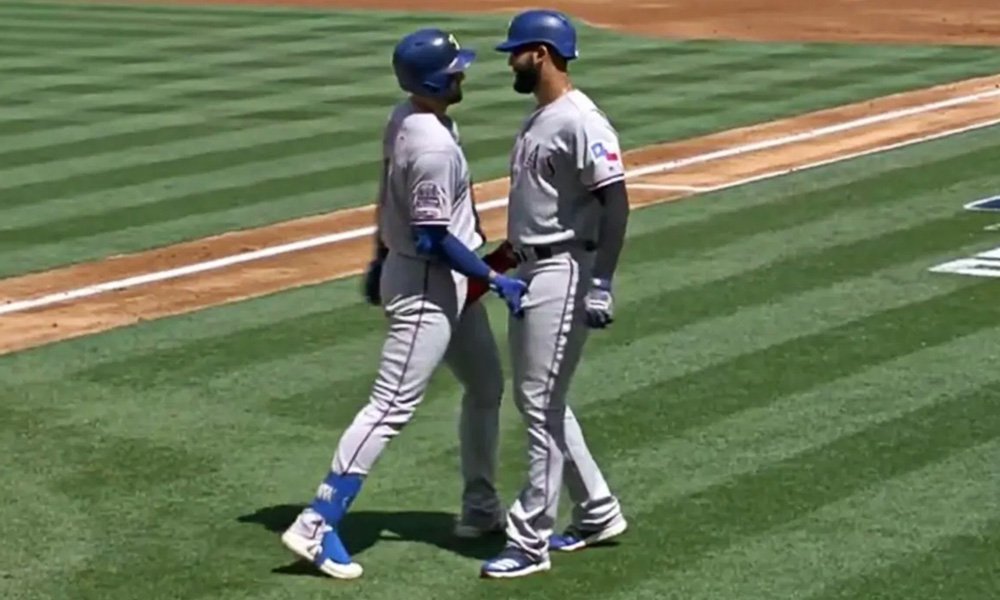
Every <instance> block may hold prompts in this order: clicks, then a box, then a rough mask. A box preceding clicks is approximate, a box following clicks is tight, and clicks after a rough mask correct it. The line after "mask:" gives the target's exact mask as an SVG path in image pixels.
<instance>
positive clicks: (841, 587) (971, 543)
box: [809, 444, 1000, 600]
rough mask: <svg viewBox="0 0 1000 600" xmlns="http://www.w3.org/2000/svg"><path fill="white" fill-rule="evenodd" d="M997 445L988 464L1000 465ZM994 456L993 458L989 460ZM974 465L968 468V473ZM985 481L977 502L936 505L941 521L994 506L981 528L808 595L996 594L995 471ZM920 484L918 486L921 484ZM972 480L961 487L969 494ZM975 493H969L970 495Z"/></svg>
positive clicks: (920, 599) (998, 528)
mask: <svg viewBox="0 0 1000 600" xmlns="http://www.w3.org/2000/svg"><path fill="white" fill-rule="evenodd" d="M995 447H996V445H995V444H991V445H988V446H987V448H986V451H985V452H984V453H983V454H984V455H985V458H984V459H983V461H984V462H985V464H986V465H987V466H988V467H989V466H991V465H994V466H995V465H996V464H1000V456H997V453H996V451H995ZM989 461H992V462H989ZM969 471H970V469H965V470H964V472H965V473H968V472H969ZM970 475H971V476H975V475H977V472H976V471H973V472H972V473H970ZM981 477H982V479H981V481H982V482H984V483H985V485H986V486H987V490H988V493H987V495H986V496H984V497H982V498H978V497H975V496H973V497H972V498H971V499H974V500H978V504H977V505H976V506H968V503H966V502H961V501H958V500H956V501H955V502H954V505H952V506H938V508H939V512H938V514H937V518H938V520H941V519H942V516H943V517H944V518H947V519H948V521H952V522H953V521H957V520H964V518H965V515H976V514H977V511H982V510H983V509H984V508H986V509H987V510H990V511H991V512H990V515H989V516H990V517H991V519H990V520H989V521H987V522H986V523H985V524H984V525H981V526H979V527H969V528H967V529H966V530H965V531H962V532H956V533H953V534H951V535H947V536H941V537H939V538H938V539H936V540H935V543H934V544H933V546H930V547H927V548H926V549H924V550H923V552H919V553H917V552H912V553H907V556H906V557H905V559H904V560H899V561H897V562H894V563H891V564H885V563H886V562H887V561H881V562H878V563H875V564H874V565H873V566H874V567H877V566H881V567H882V568H879V569H874V568H872V569H867V570H866V572H865V573H863V574H859V575H858V576H856V577H854V578H852V579H849V580H841V581H837V582H833V583H831V584H830V585H829V586H827V587H828V589H826V590H824V591H823V592H821V593H819V594H816V595H813V596H810V597H809V598H810V600H848V599H855V600H865V599H867V598H873V597H877V598H880V599H884V600H925V599H926V600H931V599H938V598H963V599H968V600H991V599H992V598H994V597H995V596H996V590H997V575H996V567H995V563H996V557H997V549H998V548H1000V515H998V512H997V510H996V483H995V481H994V480H995V478H996V470H995V468H994V469H992V470H990V471H986V472H985V473H984V474H983V475H982V476H981ZM916 485H920V484H919V483H917V484H916ZM969 487H971V486H968V484H967V485H966V486H965V487H963V488H962V489H960V490H959V491H961V492H966V493H968V491H969V490H968V488H969ZM970 495H971V494H970Z"/></svg>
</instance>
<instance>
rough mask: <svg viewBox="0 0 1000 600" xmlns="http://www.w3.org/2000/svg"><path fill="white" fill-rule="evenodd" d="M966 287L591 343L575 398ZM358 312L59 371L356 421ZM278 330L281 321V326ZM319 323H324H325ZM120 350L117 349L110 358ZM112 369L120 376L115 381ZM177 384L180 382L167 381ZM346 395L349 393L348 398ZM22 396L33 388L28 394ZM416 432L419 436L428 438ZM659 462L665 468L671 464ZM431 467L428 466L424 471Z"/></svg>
mask: <svg viewBox="0 0 1000 600" xmlns="http://www.w3.org/2000/svg"><path fill="white" fill-rule="evenodd" d="M964 283H965V281H964V280H963V281H956V280H954V279H947V278H935V277H927V276H926V274H925V273H924V268H923V264H922V263H921V264H911V265H904V266H898V267H894V268H893V269H887V270H885V271H883V272H879V273H876V274H873V275H872V276H870V277H863V278H857V279H855V280H851V281H849V282H845V283H842V284H840V285H838V286H835V287H830V288H822V289H818V290H814V291H811V292H807V293H803V294H799V295H796V296H793V297H790V298H787V299H784V300H782V301H780V302H774V303H772V304H768V305H766V306H763V307H758V308H751V309H745V310H743V311H740V312H738V313H736V314H733V315H729V316H723V317H719V318H714V319H706V320H703V321H701V322H698V323H695V324H693V325H691V326H688V327H685V328H682V329H680V330H678V331H676V332H674V333H671V334H667V335H656V336H648V337H646V338H642V339H639V340H635V341H631V342H630V343H629V344H627V345H624V346H618V345H616V346H607V345H605V346H598V347H592V349H591V350H590V351H589V352H588V353H587V354H586V355H585V359H584V365H585V367H581V370H580V373H579V374H578V375H577V377H576V378H575V381H574V392H573V398H572V402H573V405H574V406H575V407H578V408H582V409H583V411H582V414H583V415H584V417H583V418H588V417H587V415H590V416H589V418H590V419H591V420H593V419H596V418H597V417H595V416H594V415H596V414H599V412H596V413H595V412H594V410H595V409H596V410H597V411H600V410H602V409H601V407H600V406H590V405H592V404H595V403H600V402H602V401H606V400H607V399H608V398H615V397H617V396H619V395H621V394H626V393H628V392H629V391H631V390H633V389H638V388H639V387H642V386H643V385H647V384H648V383H650V381H661V380H665V379H670V378H675V377H680V376H683V375H688V374H691V373H695V372H698V371H708V370H710V369H711V368H712V367H713V366H714V365H716V364H720V363H722V362H725V361H727V360H732V359H733V358H735V357H738V356H740V355H743V354H747V353H750V352H755V351H761V350H764V349H766V348H768V347H770V346H773V345H776V344H780V343H784V342H787V341H789V340H792V339H796V338H798V337H800V336H805V335H811V334H817V333H821V332H823V331H825V330H827V329H830V328H833V327H837V326H840V325H843V324H845V323H849V322H851V321H852V320H855V319H858V318H861V317H864V316H867V315H871V314H876V313H878V312H881V311H885V310H889V309H893V308H898V307H901V306H905V305H908V304H910V303H911V302H917V301H920V300H924V299H928V298H932V297H935V296H937V295H940V294H944V293H948V292H950V291H952V290H954V289H956V287H960V286H961V285H963V284H964ZM351 291H353V290H351ZM824 306H825V307H828V308H827V309H826V310H824V311H818V310H817V307H824ZM859 306H863V307H864V309H861V310H859V308H858V307H859ZM351 315H352V316H351V317H350V318H351V319H353V320H358V319H359V318H360V319H361V322H362V323H364V322H367V323H369V324H370V325H372V326H374V328H375V331H374V332H372V333H369V334H365V335H363V336H360V337H355V336H356V335H357V333H356V332H350V333H348V332H346V331H343V328H342V327H341V328H337V329H330V330H321V331H317V332H316V333H315V334H313V336H319V339H320V340H321V341H322V340H329V342H323V343H322V345H320V346H319V347H318V348H317V349H315V350H309V349H308V348H309V347H315V346H317V344H316V343H313V342H311V341H308V340H305V339H304V340H303V345H304V346H305V347H306V349H307V351H305V352H303V351H301V350H300V349H296V348H290V349H288V351H287V352H282V353H281V356H275V357H274V358H271V359H268V358H265V357H266V356H267V355H266V354H265V355H264V356H263V357H259V358H257V357H255V359H253V360H251V359H250V357H246V359H244V360H240V359H237V360H232V361H230V360H226V359H225V356H224V355H225V354H226V352H227V351H226V350H224V349H222V348H215V349H214V350H212V351H211V352H209V351H208V347H206V344H204V343H201V342H199V341H198V340H194V341H192V342H191V343H190V344H187V345H184V346H175V347H174V348H173V349H172V350H171V351H170V354H171V355H177V356H191V355H197V356H202V357H203V359H202V360H200V361H198V362H197V363H189V364H186V365H183V366H181V365H177V366H171V365H172V363H171V362H169V361H166V351H165V350H161V349H159V348H155V347H153V346H150V348H149V350H148V351H145V352H144V351H141V350H139V349H133V350H132V352H131V353H130V355H129V358H127V359H121V358H120V357H114V358H115V360H112V361H110V362H106V363H103V364H91V366H88V367H86V368H84V369H83V370H80V371H77V373H78V374H77V375H69V374H62V375H60V377H62V378H63V379H65V380H69V381H73V382H75V383H72V384H68V385H71V387H72V385H80V381H81V379H80V375H81V374H83V373H86V379H94V380H95V381H100V382H102V385H114V386H115V387H116V389H118V390H119V391H118V392H115V393H113V394H111V396H112V397H117V396H118V395H121V394H126V395H129V394H134V393H136V392H137V391H138V390H140V389H141V390H146V392H144V393H148V390H149V389H150V388H149V386H155V388H154V389H158V390H164V391H167V390H169V392H168V394H170V395H178V396H179V397H176V398H172V399H171V400H169V401H167V400H166V399H164V400H163V402H165V403H166V405H169V406H172V407H174V408H175V409H178V410H179V414H178V415H176V416H175V417H173V419H175V421H174V422H175V423H176V424H177V426H179V427H192V428H202V427H211V426H212V424H213V423H214V424H215V425H219V424H222V423H225V422H227V420H228V419H231V418H232V415H231V411H230V410H229V409H228V408H227V407H226V406H225V405H220V406H217V407H214V408H213V407H207V406H201V405H200V400H199V398H201V397H203V396H204V393H205V392H206V391H210V392H209V395H210V396H213V397H230V398H236V397H255V398H258V401H260V402H263V403H265V404H267V403H270V404H275V405H277V404H280V403H281V400H282V398H290V397H292V396H295V395H297V394H303V393H310V392H313V391H315V390H317V389H330V390H331V391H332V390H338V392H339V398H340V399H341V402H345V403H346V405H347V406H348V407H349V408H347V409H344V410H337V412H336V413H335V414H338V415H339V416H341V417H342V420H343V422H345V423H346V419H347V418H349V416H350V413H351V412H352V411H353V408H350V407H359V406H360V405H361V403H362V402H363V399H364V398H365V396H366V395H367V387H368V385H369V384H370V381H369V379H370V377H371V376H373V374H374V370H375V368H376V366H377V356H378V352H379V350H378V348H379V343H380V337H381V334H382V328H383V327H382V326H381V323H380V321H379V319H380V316H379V315H378V314H376V311H369V310H366V309H365V308H364V307H359V309H358V310H357V311H355V310H352V311H351ZM492 316H493V322H494V323H495V325H496V327H497V328H498V329H497V332H498V337H499V338H500V340H499V342H500V343H501V346H505V341H504V339H503V336H502V335H501V332H502V331H503V323H504V322H505V320H504V319H503V315H502V313H498V312H497V311H496V307H494V311H493V315H492ZM296 320H298V319H297V318H296ZM276 326H280V323H277V324H276ZM296 329H298V328H296ZM312 329H313V330H315V329H316V327H313V328H312ZM260 335H261V337H268V336H267V334H266V332H261V334H260ZM342 336H343V337H342ZM345 338H349V339H345ZM199 339H201V340H204V341H205V342H209V341H210V339H209V338H201V337H200V336H199ZM720 339H729V340H739V341H740V343H739V344H723V345H720V344H719V343H718V340H720ZM234 343H235V342H234ZM366 344H367V346H366ZM211 346H212V347H214V346H216V344H214V343H212V344H211ZM154 348H155V349H154ZM220 353H221V354H220ZM504 353H506V351H504ZM111 356H113V355H110V356H109V358H110V357H111ZM331 357H344V358H343V360H340V359H335V363H336V365H337V369H336V370H334V371H331V369H330V364H331V363H330V361H331ZM262 358H263V360H262ZM160 361H165V362H162V363H161V362H160ZM88 362H89V361H88ZM290 370H294V371H295V373H296V378H295V380H294V381H291V380H288V379H287V378H284V377H282V376H281V374H282V373H287V372H290ZM112 373H117V375H115V376H114V377H113V378H112V377H111V374H112ZM133 375H134V376H133ZM650 378H652V379H650ZM446 379H450V376H446ZM167 382H170V384H171V385H169V386H168V385H166V383H167ZM188 387H191V389H196V390H198V392H197V393H196V394H194V395H190V394H188V395H185V394H184V392H183V390H184V389H185V388H188ZM452 391H453V390H452ZM345 393H347V394H348V396H346V397H345V396H344V394H345ZM18 395H19V396H23V395H24V394H23V393H20V392H19V393H18ZM157 395H159V393H157ZM183 398H190V400H184V399H183ZM151 401H152V400H151ZM187 401H194V402H196V403H199V406H198V407H197V409H195V407H194V406H192V407H191V408H190V409H188V410H180V409H181V407H182V406H183V404H184V403H186V402H187ZM336 402H337V400H336V399H335V398H333V397H331V399H330V403H331V406H334V403H336ZM179 403H180V404H179ZM100 404H101V403H100V402H87V403H86V413H87V415H88V416H98V415H101V413H102V412H103V411H101V410H100V408H99V405H100ZM508 405H509V403H508ZM143 406H144V405H137V406H135V407H133V409H129V408H128V407H125V406H122V405H121V404H120V403H118V402H113V403H110V404H108V405H107V406H106V409H105V410H106V411H107V414H106V415H105V416H107V417H111V416H114V418H115V419H116V420H122V419H127V420H129V421H131V420H132V419H135V421H134V422H131V423H129V425H128V427H129V430H130V431H141V432H142V434H143V435H147V436H152V437H156V436H157V435H158V434H157V431H156V426H155V423H150V424H149V425H152V428H151V429H150V430H148V431H147V429H149V428H148V427H147V426H146V425H144V421H145V419H147V417H148V415H147V413H146V410H145V409H144V408H143ZM454 407H455V404H454V403H453V402H451V401H444V399H443V398H441V397H440V395H438V396H433V400H429V401H428V402H427V403H425V405H424V406H422V407H421V421H422V422H423V423H424V425H419V426H418V425H416V424H411V425H410V428H409V429H408V431H409V430H410V429H413V428H416V429H418V430H423V428H424V427H427V428H428V430H427V431H428V433H426V435H427V436H430V433H429V431H431V430H433V428H435V427H438V426H439V425H440V424H441V423H450V422H452V421H453V419H454V416H455V415H454V410H455V408H454ZM507 409H508V412H510V410H512V409H511V407H510V406H508V407H507ZM327 410H329V409H327ZM306 414H309V413H306ZM331 414H333V413H331ZM130 415H131V416H130ZM300 426H302V427H307V424H306V423H301V424H300ZM519 427H521V424H520V420H518V419H516V418H513V417H512V418H509V419H507V420H505V423H504V435H505V436H506V435H510V436H514V437H515V438H516V436H517V433H516V432H517V431H518V430H519ZM415 435H416V436H417V437H420V436H422V435H425V434H421V433H417V434H415ZM444 444H445V448H450V447H451V446H452V445H453V444H454V440H452V439H449V440H448V441H446V442H444ZM441 450H442V448H441V445H440V441H439V442H438V443H437V444H436V445H433V446H431V447H429V448H424V449H423V451H425V452H426V451H430V452H438V451H441ZM414 452H415V450H412V449H411V450H410V451H408V452H407V453H406V454H407V456H406V457H402V458H400V459H399V460H402V461H404V462H405V463H407V464H409V463H410V462H411V461H412V464H413V466H414V467H416V466H417V465H418V464H419V463H420V462H421V461H426V460H427V456H426V455H424V454H421V453H419V452H417V453H416V454H415V453H414ZM668 458H669V457H668ZM623 460H624V462H625V463H627V464H623V465H622V467H626V466H629V465H631V466H629V469H627V470H628V471H629V472H630V473H631V475H629V476H620V477H618V480H619V482H620V483H622V484H623V485H626V486H631V485H638V482H640V481H641V480H642V479H643V478H644V477H646V474H644V473H641V472H637V471H635V469H634V465H632V463H633V462H635V463H636V464H640V465H641V464H654V463H652V462H646V461H639V460H633V459H631V458H629V457H628V456H626V457H625V458H624V459H623ZM671 460H672V459H671ZM655 464H662V461H661V462H660V463H655ZM735 465H736V463H733V466H735ZM426 468H427V467H425V468H423V469H422V471H421V472H422V473H425V472H426ZM615 472H619V471H618V470H616V471H615ZM623 472H624V471H623ZM672 485H673V483H672ZM706 485H707V484H706ZM651 501H652V500H651ZM637 509H638V508H637Z"/></svg>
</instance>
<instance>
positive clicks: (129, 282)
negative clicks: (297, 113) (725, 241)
mask: <svg viewBox="0 0 1000 600" xmlns="http://www.w3.org/2000/svg"><path fill="white" fill-rule="evenodd" d="M992 97H1000V90H992V91H989V92H979V93H976V94H970V95H966V96H959V97H957V98H951V99H949V100H943V101H939V102H932V103H929V104H922V105H920V106H914V107H911V108H907V109H902V110H894V111H890V112H886V113H880V114H877V115H872V116H868V117H864V118H861V119H854V120H850V121H845V122H843V123H840V124H838V125H830V126H825V127H820V128H816V129H811V130H808V131H804V132H801V133H796V134H792V135H786V136H780V137H777V138H772V139H769V140H763V141H760V142H754V143H751V144H742V145H739V146H733V147H731V148H727V149H725V150H718V151H714V152H708V153H705V154H698V155H695V156H691V157H688V158H683V159H678V160H672V161H667V162H662V163H657V164H652V165H648V166H645V167H639V168H636V169H632V170H630V171H628V172H627V173H626V176H627V177H630V178H632V177H640V176H642V175H650V174H653V173H660V172H663V171H668V170H671V169H677V168H680V167H684V166H687V165H692V164H698V163H703V162H709V161H713V160H719V159H722V158H728V157H731V156H738V155H740V154H746V153H749V152H756V151H758V150H764V149H769V148H777V147H779V146H785V145H788V144H793V143H796V142H800V141H802V140H807V139H813V138H816V137H821V136H824V135H830V134H833V133H839V132H843V131H848V130H850V129H855V128H859V127H865V126H868V125H872V124H876V123H884V122H886V121H891V120H894V119H900V118H903V117H908V116H912V115H916V114H920V113H925V112H930V111H933V110H938V109H941V108H947V107H952V106H957V105H960V104H968V103H972V102H977V101H979V100H983V99H986V98H992ZM997 123H1000V119H993V120H990V121H986V122H982V123H976V124H973V125H969V126H966V127H962V128H958V129H952V130H948V131H944V132H940V133H937V134H934V135H929V136H923V137H918V138H914V139H911V140H905V141H902V142H897V143H894V144H889V145H885V146H879V147H876V148H871V149H869V150H866V151H863V152H858V153H854V154H848V155H844V156H838V157H834V158H831V159H827V160H823V161H819V162H816V163H809V164H806V165H801V166H799V167H793V168H790V169H781V170H776V171H772V172H768V173H764V174H761V175H757V176H754V177H750V178H746V179H742V180H739V181H734V182H729V183H725V184H721V185H716V186H711V187H706V188H703V189H701V190H700V191H703V192H708V191H716V190H722V189H726V188H731V187H735V186H739V185H745V184H747V183H752V182H754V181H760V180H763V179H769V178H772V177H779V176H781V175H785V174H788V173H792V172H794V171H799V170H805V169H811V168H814V167H819V166H823V165H827V164H832V163H835V162H839V161H843V160H849V159H852V158H857V157H859V156H865V155H867V154H874V153H877V152H884V151H887V150H892V149H894V148H901V147H903V146H908V145H912V144H918V143H921V142H925V141H930V140H933V139H937V138H941V137H946V136H949V135H956V134H959V133H964V132H967V131H972V130H974V129H979V128H984V127H989V126H992V125H996V124H997ZM639 185H643V184H639ZM652 204H656V203H655V202H654V203H652ZM506 205H507V198H498V199H496V200H489V201H486V202H481V203H478V204H477V205H476V206H477V209H478V210H480V211H485V210H493V209H496V208H501V207H504V206H506ZM374 233H375V227H374V226H368V227H360V228H357V229H352V230H349V231H343V232H340V233H334V234H330V235H324V236H319V237H315V238H309V239H305V240H299V241H297V242H290V243H288V244H281V245H278V246H271V247H268V248H262V249H260V250H254V251H252V252H244V253H241V254H234V255H231V256H224V257H221V258H217V259H214V260H209V261H204V262H199V263H194V264H190V265H185V266H183V267H177V268H173V269H167V270H164V271H154V272H152V273H145V274H143V275H136V276H133V277H126V278H124V279H117V280H114V281H107V282H104V283H99V284H95V285H89V286H85V287H82V288H77V289H73V290H67V291H64V292H56V293H54V294H47V295H45V296H40V297H38V298H32V299H29V300H18V301H14V302H9V303H7V304H4V305H3V306H0V315H6V314H11V313H16V312H23V311H26V310H32V309H35V308H41V307H44V306H49V305H52V304H58V303H61V302H67V301H70V300H78V299H80V298H87V297H90V296H96V295H98V294H102V293H105V292H111V291H117V290H124V289H128V288H133V287H137V286H141V285H148V284H151V283H158V282H161V281H167V280H170V279H176V278H178V277H186V276H188V275H195V274H198V273H204V272H206V271H212V270H216V269H222V268H226V267H231V266H233V265H238V264H241V263H246V262H252V261H256V260H261V259H263V258H270V257H273V256H279V255H281V254H288V253H290V252H298V251H301V250H307V249H310V248H316V247H318V246H325V245H329V244H336V243H339V242H345V241H348V240H352V239H357V238H360V237H365V236H369V235H372V234H374Z"/></svg>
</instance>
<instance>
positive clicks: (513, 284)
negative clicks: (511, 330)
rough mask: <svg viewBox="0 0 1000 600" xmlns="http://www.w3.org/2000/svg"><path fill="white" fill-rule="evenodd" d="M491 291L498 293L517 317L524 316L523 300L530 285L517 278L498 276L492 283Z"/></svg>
mask: <svg viewBox="0 0 1000 600" xmlns="http://www.w3.org/2000/svg"><path fill="white" fill-rule="evenodd" d="M490 289H491V290H493V291H494V292H496V293H497V295H499V296H500V297H501V298H503V301H504V302H506V303H507V308H508V309H509V310H510V313H511V314H512V315H514V316H515V317H520V316H521V315H523V314H524V308H523V307H522V306H521V298H522V297H523V296H524V294H526V293H527V292H528V284H527V283H525V282H523V281H521V280H520V279H518V278H516V277H507V276H506V275H497V276H496V277H495V278H494V279H493V281H491V282H490Z"/></svg>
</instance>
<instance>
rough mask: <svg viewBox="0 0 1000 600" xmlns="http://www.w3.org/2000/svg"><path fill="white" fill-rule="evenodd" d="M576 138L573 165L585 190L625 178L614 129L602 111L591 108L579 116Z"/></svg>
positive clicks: (616, 134) (594, 188)
mask: <svg viewBox="0 0 1000 600" xmlns="http://www.w3.org/2000/svg"><path fill="white" fill-rule="evenodd" d="M576 142H577V150H576V158H577V165H576V166H577V169H579V171H580V182H581V183H582V184H583V185H584V186H585V187H586V188H587V189H588V190H596V189H598V188H601V187H604V186H606V185H608V184H611V183H615V182H617V181H623V180H624V179H625V167H624V165H623V163H622V156H621V148H620V146H619V143H618V133H617V132H616V131H615V129H614V127H612V126H611V124H610V123H609V122H608V120H607V119H606V118H605V117H604V115H603V114H601V113H600V112H599V111H592V112H590V113H588V114H587V115H586V116H585V117H584V118H583V120H582V121H581V124H580V127H579V129H578V130H577V140H576Z"/></svg>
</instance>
